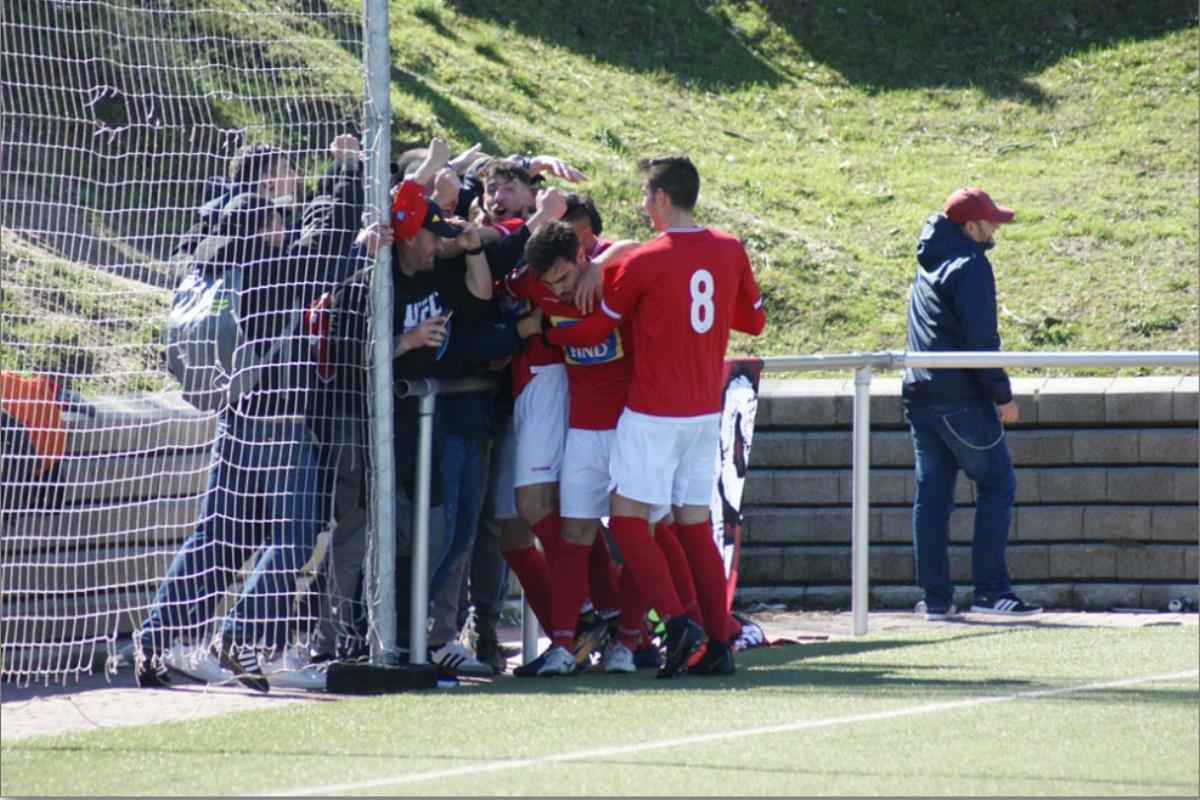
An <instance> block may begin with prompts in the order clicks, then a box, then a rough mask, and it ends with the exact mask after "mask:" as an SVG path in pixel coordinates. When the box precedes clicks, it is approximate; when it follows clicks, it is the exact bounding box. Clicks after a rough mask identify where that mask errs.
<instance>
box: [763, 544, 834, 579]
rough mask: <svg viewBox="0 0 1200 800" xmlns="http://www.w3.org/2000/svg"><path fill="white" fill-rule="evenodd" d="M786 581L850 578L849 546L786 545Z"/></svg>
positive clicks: (783, 575) (784, 560)
mask: <svg viewBox="0 0 1200 800" xmlns="http://www.w3.org/2000/svg"><path fill="white" fill-rule="evenodd" d="M780 577H781V578H783V579H784V580H786V581H799V582H801V583H831V582H835V581H849V580H850V548H848V547H788V548H784V550H783V571H782V574H781V575H780Z"/></svg>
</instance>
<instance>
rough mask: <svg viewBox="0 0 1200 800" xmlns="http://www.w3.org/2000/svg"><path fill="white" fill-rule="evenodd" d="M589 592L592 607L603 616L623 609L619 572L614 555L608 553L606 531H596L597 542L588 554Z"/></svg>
mask: <svg viewBox="0 0 1200 800" xmlns="http://www.w3.org/2000/svg"><path fill="white" fill-rule="evenodd" d="M588 591H590V592H591V596H592V605H594V606H595V607H596V610H597V611H598V612H600V613H601V614H608V613H609V612H613V611H616V610H617V609H619V608H620V607H621V596H620V594H619V593H618V592H617V571H616V569H615V568H614V567H613V563H612V554H611V553H609V551H608V540H607V539H605V538H604V531H596V541H595V542H593V543H592V550H591V552H590V553H588Z"/></svg>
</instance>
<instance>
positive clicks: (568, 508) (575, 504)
mask: <svg viewBox="0 0 1200 800" xmlns="http://www.w3.org/2000/svg"><path fill="white" fill-rule="evenodd" d="M616 435H617V432H616V431H615V430H613V429H611V428H610V429H609V430H606V431H593V430H584V429H582V428H570V429H568V430H567V447H566V450H565V451H564V452H563V465H562V477H561V478H559V486H558V498H559V500H558V507H559V514H560V515H562V516H563V517H569V518H571V519H600V518H601V517H606V516H608V506H609V502H608V482H609V475H608V459H609V454H610V452H611V451H612V443H613V438H614V437H615V436H616Z"/></svg>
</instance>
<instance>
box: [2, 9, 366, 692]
mask: <svg viewBox="0 0 1200 800" xmlns="http://www.w3.org/2000/svg"><path fill="white" fill-rule="evenodd" d="M0 13H2V17H0V44H2V46H3V48H2V49H3V52H2V56H0V58H2V64H0V66H2V67H3V74H4V80H3V82H2V87H3V89H2V91H3V96H2V98H0V148H2V150H3V153H4V158H3V160H2V163H0V236H2V237H3V238H2V241H0V370H2V372H3V390H4V392H3V397H2V403H0V407H2V409H3V425H4V428H3V453H2V455H3V474H2V476H0V489H2V490H3V491H2V494H3V498H2V502H0V550H2V552H0V605H2V608H0V649H2V664H0V669H2V670H3V676H2V677H3V679H4V680H7V681H19V682H30V681H62V680H67V679H71V678H73V677H76V676H78V675H80V674H83V673H86V672H89V671H92V670H94V669H97V668H98V667H100V666H102V665H103V664H104V663H105V662H106V660H108V661H109V663H110V664H111V663H113V662H115V659H114V658H113V656H115V655H116V652H117V643H118V640H119V638H120V637H122V636H125V635H128V634H131V633H133V632H135V631H141V630H143V629H146V628H147V621H148V620H150V625H149V628H150V629H151V630H152V632H153V635H147V636H145V637H143V639H142V641H143V642H145V643H146V644H147V646H148V649H151V650H152V651H153V652H154V654H155V655H156V656H158V657H163V656H166V657H167V658H168V659H169V658H171V657H174V658H176V659H178V658H180V653H182V652H187V653H190V654H191V655H192V656H196V654H197V653H199V651H200V649H201V648H203V647H205V646H207V643H209V642H213V641H216V642H220V640H221V638H222V636H224V637H225V638H226V640H232V641H233V642H234V644H235V645H237V646H247V647H249V646H255V647H257V648H259V649H268V650H273V651H281V650H284V649H286V646H287V645H288V644H293V645H295V644H296V643H300V644H303V645H307V644H309V643H310V642H311V641H312V640H313V637H314V636H316V632H317V631H318V630H319V629H320V627H321V626H320V623H319V618H320V617H321V614H320V612H319V607H320V603H319V602H318V597H319V596H320V595H321V593H322V592H321V591H320V590H323V589H327V588H328V587H329V581H330V579H331V576H330V572H331V571H330V570H323V569H317V566H319V564H320V563H322V561H323V559H324V560H327V554H328V553H329V552H330V549H329V548H328V547H326V546H325V545H327V544H332V542H331V541H329V540H330V536H329V533H328V532H327V531H326V529H327V528H330V527H331V525H330V524H328V520H329V519H330V517H331V515H332V513H333V512H332V507H331V502H332V501H331V500H329V499H328V498H329V494H330V493H329V491H328V488H329V486H330V482H331V481H332V476H333V475H334V474H335V472H336V470H337V468H338V463H339V462H338V461H337V458H336V457H331V456H330V455H329V454H330V452H332V448H330V447H329V445H330V440H331V437H333V436H334V435H335V434H336V433H337V432H338V431H340V430H342V429H343V428H345V427H346V424H347V420H346V417H348V412H346V411H344V410H337V409H335V408H334V406H333V405H332V404H329V403H323V402H321V401H319V400H318V399H316V398H317V397H318V395H319V392H320V389H321V387H320V386H319V385H317V382H316V381H314V380H313V379H311V378H305V377H303V376H302V375H301V373H304V372H305V371H306V370H309V368H310V366H311V363H312V361H313V360H315V359H318V358H319V355H318V353H317V345H318V344H319V338H320V337H319V336H316V335H315V334H313V333H312V331H311V330H309V329H308V328H306V327H305V321H304V319H303V317H304V316H305V315H304V314H303V313H302V312H303V311H305V310H306V309H308V308H309V306H310V304H311V303H312V302H313V301H316V300H317V299H318V298H319V297H320V296H321V295H322V294H324V293H326V292H328V291H331V290H332V289H334V288H335V287H336V285H337V283H338V281H339V280H340V279H342V278H344V277H345V274H344V272H345V270H347V269H349V268H350V267H351V266H361V265H362V264H363V263H365V262H361V261H360V262H351V261H349V260H346V259H343V258H342V256H343V254H344V253H346V252H347V251H348V250H349V248H350V244H351V243H352V242H353V240H354V238H355V236H356V234H357V233H358V230H359V229H360V227H361V225H362V213H361V212H362V210H363V204H364V195H363V187H364V183H365V184H366V185H367V186H368V187H374V188H375V192H374V193H373V194H371V195H369V196H368V197H367V199H366V200H365V202H366V204H367V205H368V206H370V205H372V204H374V205H379V204H380V202H381V201H380V197H381V196H382V197H386V191H387V185H386V181H387V172H386V165H387V163H388V158H389V156H388V151H387V149H386V148H387V144H388V141H389V135H388V131H387V129H386V127H384V128H379V127H378V126H379V125H382V126H387V125H388V124H389V123H390V116H388V115H387V114H386V113H382V114H379V113H377V114H376V119H375V124H376V126H377V127H376V128H375V130H374V132H373V134H372V135H366V134H368V133H371V132H370V131H364V129H363V113H364V108H367V109H371V108H372V107H373V106H372V105H371V104H370V103H368V102H367V101H368V97H367V95H366V93H365V91H364V90H365V74H366V73H365V67H364V52H365V48H364V20H363V16H364V15H363V13H362V10H361V9H359V8H357V7H354V6H353V5H351V4H348V3H334V2H330V3H308V2H298V1H297V2H282V3H261V2H250V0H230V2H221V3H210V2H207V0H61V1H55V0H29V2H19V3H18V2H13V3H8V2H6V3H4V6H3V10H2V12H0ZM384 41H385V43H386V38H385V40H384ZM385 80H386V78H385ZM378 102H379V100H378V96H376V100H375V103H376V104H377V103H378ZM384 102H385V103H386V92H385V95H384ZM376 110H378V109H376ZM385 111H386V109H385ZM381 131H382V134H381ZM348 136H349V137H353V138H352V139H351V138H347V137H348ZM253 146H257V147H253ZM363 146H365V148H366V152H362V147H363ZM248 148H250V149H249V150H248ZM248 154H249V155H248ZM239 156H240V158H239ZM255 159H257V160H255ZM380 159H382V163H383V165H384V171H383V172H382V173H380V172H379V171H378V170H376V171H374V172H373V173H372V180H373V181H374V183H372V182H371V181H365V179H364V168H365V169H371V168H372V167H374V166H376V165H378V164H379V162H380ZM239 170H240V171H239ZM292 173H294V179H293V174H292ZM381 180H382V181H383V182H384V183H383V187H382V190H383V194H382V195H380V194H379V191H378V184H379V182H380V181H381ZM242 194H253V195H256V196H258V197H261V198H263V199H264V200H265V204H263V206H262V207H261V208H259V207H258V206H254V207H253V208H251V206H252V205H253V204H246V205H244V206H241V205H238V204H237V203H235V202H234V201H233V199H234V198H236V197H238V196H239V195H242ZM356 204H357V205H356ZM276 216H278V218H279V219H280V220H281V221H282V223H281V224H282V228H283V230H282V232H281V234H280V237H279V241H271V236H272V234H271V232H270V231H269V230H268V229H269V228H271V227H272V224H273V223H272V222H271V220H273V219H274V218H275V217H276ZM204 225H206V226H207V227H198V226H204ZM247 226H249V227H247ZM214 240H221V241H214ZM264 242H265V243H266V244H263V243H264ZM181 244H183V246H181ZM260 245H262V246H261V247H260ZM268 245H269V246H268ZM264 248H265V249H264ZM234 264H236V265H237V266H238V267H239V268H240V271H241V281H242V286H243V287H244V288H246V292H245V293H244V294H243V298H244V299H243V303H242V307H241V308H240V309H239V313H241V314H242V317H241V318H240V320H239V323H240V327H239V330H241V331H242V332H243V333H244V334H245V340H244V341H241V342H239V343H238V345H237V347H238V348H239V349H238V350H237V351H236V352H238V353H243V354H253V357H254V358H261V359H264V360H267V361H269V365H268V367H266V368H265V370H264V373H263V374H264V376H266V377H264V378H263V379H262V381H261V382H260V383H258V384H256V385H255V386H254V387H252V389H251V390H250V391H249V392H248V393H246V394H242V395H241V396H240V399H239V400H238V401H237V409H238V411H237V414H236V415H235V416H236V417H237V420H236V421H233V422H231V421H230V420H228V419H223V414H222V412H220V411H219V410H214V409H210V408H203V407H196V406H195V405H192V404H189V403H188V402H186V401H185V400H184V399H183V397H182V396H181V394H180V385H179V383H178V381H177V380H176V378H175V377H173V375H172V374H171V372H170V370H169V369H168V362H167V359H166V351H165V347H164V341H165V339H166V337H167V336H168V333H169V331H168V327H169V325H170V324H171V323H169V320H170V319H171V316H170V315H171V308H172V303H173V300H174V299H175V297H176V295H175V289H176V287H177V286H178V285H179V284H180V281H181V278H182V277H184V276H186V275H190V274H193V273H196V272H197V271H199V272H204V270H205V269H207V270H208V273H206V274H209V275H210V278H206V280H209V279H211V274H212V273H213V270H215V269H216V267H215V266H213V265H220V269H221V270H226V269H227V268H228V267H229V266H230V265H234ZM201 265H207V266H205V267H204V268H203V269H201ZM256 270H257V271H256ZM222 274H224V273H222ZM279 342H286V343H287V346H285V347H279V348H275V347H273V345H274V344H275V343H279ZM366 346H367V345H366V343H365V342H364V348H366ZM219 349H220V348H219V347H218V346H217V343H216V342H214V352H217V351H219ZM268 357H269V358H268ZM272 359H273V360H272ZM214 360H215V361H217V362H219V356H214ZM237 363H239V364H245V363H246V360H245V359H242V361H239V362H237ZM235 369H238V370H240V369H243V367H236V368H235ZM256 392H257V394H255V393H256ZM356 402H361V403H362V404H363V407H364V408H368V407H369V404H368V402H367V398H366V397H362V398H357V399H356ZM364 413H368V414H369V413H371V412H370V411H369V410H368V411H366V412H364ZM369 444H370V442H361V443H357V444H354V443H351V444H348V445H347V447H349V448H359V449H360V450H363V451H364V452H360V453H358V456H359V457H360V458H365V448H366V447H367V446H368V445H369ZM389 446H390V443H389ZM297 498H299V499H297ZM364 502H365V501H364ZM369 516H370V515H369V514H368V517H369ZM299 520H306V521H304V522H300V521H299ZM322 534H323V535H322ZM314 547H315V553H316V556H315V557H314V556H313V553H314ZM168 575H170V576H172V579H173V580H174V583H173V584H172V585H171V586H169V587H167V588H166V589H164V578H165V577H167V576H168ZM169 582H170V581H168V583H169ZM342 588H343V590H344V594H345V595H347V600H348V601H349V600H350V599H352V597H353V595H354V590H353V587H342ZM156 592H157V593H158V594H157V600H156V599H155V598H156ZM348 607H353V608H358V607H357V606H354V605H353V604H352V603H348ZM337 620H340V621H341V622H343V623H345V624H342V625H341V626H340V628H339V627H338V626H336V625H335V633H340V634H343V635H349V634H350V633H351V631H349V630H348V628H353V627H354V624H353V621H352V620H342V618H341V617H338V618H337ZM337 620H335V621H337ZM172 653H174V655H173V656H172V655H171V654H172ZM273 654H274V655H278V652H275V653H273ZM171 665H172V666H174V665H175V664H171Z"/></svg>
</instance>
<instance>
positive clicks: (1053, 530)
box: [1011, 506, 1084, 542]
mask: <svg viewBox="0 0 1200 800" xmlns="http://www.w3.org/2000/svg"><path fill="white" fill-rule="evenodd" d="M1014 511H1015V513H1014V515H1013V516H1014V517H1016V520H1015V521H1016V531H1015V535H1013V536H1011V538H1013V539H1015V540H1017V541H1021V542H1028V541H1039V540H1047V539H1058V540H1062V539H1078V538H1081V536H1082V533H1083V529H1084V525H1083V517H1084V509H1083V507H1082V506H1018V507H1017V508H1016V509H1014Z"/></svg>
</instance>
